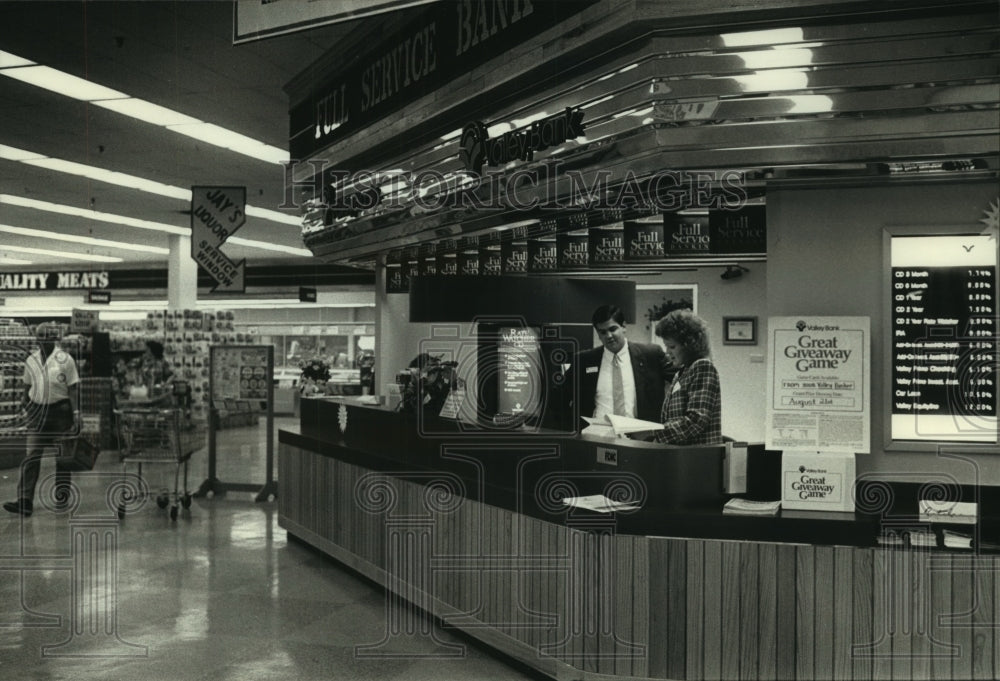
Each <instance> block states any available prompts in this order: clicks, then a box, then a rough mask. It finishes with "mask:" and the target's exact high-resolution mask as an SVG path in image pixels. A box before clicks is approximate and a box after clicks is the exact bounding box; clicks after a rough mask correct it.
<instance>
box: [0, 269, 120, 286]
mask: <svg viewBox="0 0 1000 681" xmlns="http://www.w3.org/2000/svg"><path fill="white" fill-rule="evenodd" d="M108 281H109V277H108V273H107V272H9V273H6V274H0V291H55V290H70V289H88V288H107V287H108Z"/></svg>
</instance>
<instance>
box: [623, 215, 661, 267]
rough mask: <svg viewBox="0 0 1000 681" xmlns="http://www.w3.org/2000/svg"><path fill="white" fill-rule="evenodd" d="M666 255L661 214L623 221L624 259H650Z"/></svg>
mask: <svg viewBox="0 0 1000 681" xmlns="http://www.w3.org/2000/svg"><path fill="white" fill-rule="evenodd" d="M665 255H666V252H665V250H664V246H663V216H661V215H657V216H654V217H651V218H644V219H643V220H635V221H627V222H626V223H625V259H626V260H651V259H658V258H662V257H663V256H665Z"/></svg>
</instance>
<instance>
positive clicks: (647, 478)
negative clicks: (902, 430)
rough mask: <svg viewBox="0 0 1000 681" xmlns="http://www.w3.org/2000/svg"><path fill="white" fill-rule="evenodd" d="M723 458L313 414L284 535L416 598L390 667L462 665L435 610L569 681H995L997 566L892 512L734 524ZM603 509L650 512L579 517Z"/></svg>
mask: <svg viewBox="0 0 1000 681" xmlns="http://www.w3.org/2000/svg"><path fill="white" fill-rule="evenodd" d="M724 457H725V448H724V447H721V446H720V447H666V446H663V445H658V444H653V443H645V442H638V441H632V440H610V439H604V438H587V437H583V436H571V435H567V434H563V433H555V432H541V431H536V432H530V431H523V430H519V429H515V430H506V431H484V430H481V429H475V428H471V427H469V426H466V425H463V424H459V423H456V422H452V421H448V420H444V419H437V418H433V417H426V418H418V417H417V416H415V415H407V414H400V413H395V412H392V411H388V410H386V409H384V408H381V407H378V406H365V405H361V404H358V403H356V402H355V401H353V400H351V399H350V398H339V399H338V398H319V399H304V400H303V401H302V412H301V421H300V426H299V428H298V430H297V431H296V430H294V429H290V430H282V431H281V432H280V433H279V463H278V479H279V480H280V484H281V494H280V495H279V500H278V501H279V524H280V525H281V527H283V528H284V529H286V530H287V531H288V533H289V535H290V536H292V537H294V538H297V539H299V540H301V541H303V542H305V543H307V544H310V545H312V546H314V547H316V548H318V549H319V550H321V551H323V552H325V553H326V554H328V555H330V556H331V557H333V558H334V559H336V560H338V561H340V562H342V563H343V564H345V565H347V566H349V567H351V568H353V569H354V570H356V571H358V572H359V573H361V574H362V575H364V576H366V577H368V578H370V579H372V580H374V581H375V582H377V583H379V584H381V585H383V586H385V587H386V588H387V589H388V591H390V592H392V593H394V594H395V595H396V596H398V597H399V599H397V598H388V599H387V604H388V611H387V612H388V616H387V621H386V627H387V632H386V636H387V638H386V640H385V641H383V642H382V643H381V644H379V643H378V642H371V643H372V645H371V646H368V647H367V648H366V650H368V649H369V648H370V650H369V652H371V653H372V654H378V649H379V647H380V645H386V646H389V647H390V649H393V650H394V649H395V648H391V646H392V643H391V640H392V638H393V637H394V636H399V637H402V636H407V637H410V638H412V637H413V636H414V635H416V636H422V637H424V638H426V639H427V643H428V645H430V646H431V647H432V648H433V649H434V650H436V651H437V654H443V655H448V654H458V653H459V652H460V651H457V650H456V649H455V648H454V645H453V644H448V643H444V642H441V641H437V640H434V639H433V635H434V634H433V631H434V630H433V628H431V627H429V626H427V617H428V614H429V615H432V616H434V617H436V618H439V620H440V621H441V622H443V623H445V624H446V625H447V626H450V627H454V628H456V629H458V630H461V631H463V632H464V633H466V634H468V635H470V636H472V637H474V638H476V639H478V640H480V641H482V642H484V643H486V644H488V645H490V646H492V647H494V648H495V649H497V650H499V651H501V652H503V653H505V654H507V655H509V656H511V657H513V658H515V659H518V660H520V661H521V662H523V663H524V664H527V665H529V666H531V667H533V668H535V669H537V670H539V671H540V672H542V673H544V674H547V675H549V676H552V677H554V678H558V679H607V678H628V679H820V678H848V679H850V678H855V679H890V678H942V679H958V678H963V679H964V678H995V677H996V675H997V674H996V671H997V669H998V666H997V662H996V661H995V660H994V657H997V658H1000V629H998V628H995V625H994V620H995V617H994V612H995V610H996V608H998V607H1000V591H998V590H997V588H995V587H994V580H993V572H994V571H995V570H996V568H997V567H1000V565H997V560H996V557H995V556H985V555H978V554H977V555H972V554H971V553H969V552H966V553H964V554H963V553H957V552H948V551H942V550H916V549H908V548H896V547H892V548H886V547H879V546H877V535H878V533H879V532H880V531H881V527H882V523H881V522H880V518H879V517H876V516H874V515H865V514H860V513H809V512H789V511H782V512H781V514H780V515H779V516H776V517H751V516H729V515H723V514H722V505H723V503H724V502H725V500H726V499H727V498H728V497H727V495H725V494H724V493H723V464H724ZM593 494H603V495H605V496H606V497H608V498H610V499H612V500H616V501H626V502H633V505H635V506H638V508H637V509H635V510H623V511H618V512H614V513H598V512H593V511H587V510H583V509H580V508H571V507H569V506H567V505H566V504H565V503H563V498H565V497H578V496H586V495H593ZM998 586H1000V585H998ZM400 599H402V600H400ZM403 602H406V603H409V604H411V605H403ZM412 606H416V607H412Z"/></svg>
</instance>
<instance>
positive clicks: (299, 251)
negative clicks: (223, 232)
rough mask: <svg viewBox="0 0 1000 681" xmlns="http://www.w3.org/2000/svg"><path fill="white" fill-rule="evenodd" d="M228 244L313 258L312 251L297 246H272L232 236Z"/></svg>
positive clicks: (263, 242)
mask: <svg viewBox="0 0 1000 681" xmlns="http://www.w3.org/2000/svg"><path fill="white" fill-rule="evenodd" d="M226 243H227V244H233V245H234V246H246V247H247V248H259V249H261V250H262V251H276V252H278V253H290V254H292V255H304V256H306V257H309V258H311V257H312V251H310V250H309V249H307V248H296V247H295V246H282V245H281V244H272V243H268V242H267V241H257V240H256V239H243V238H241V237H238V236H231V237H229V238H228V239H226Z"/></svg>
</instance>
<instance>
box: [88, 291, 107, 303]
mask: <svg viewBox="0 0 1000 681" xmlns="http://www.w3.org/2000/svg"><path fill="white" fill-rule="evenodd" d="M87 302H88V303H90V304H91V305H110V304H111V291H87Z"/></svg>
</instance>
